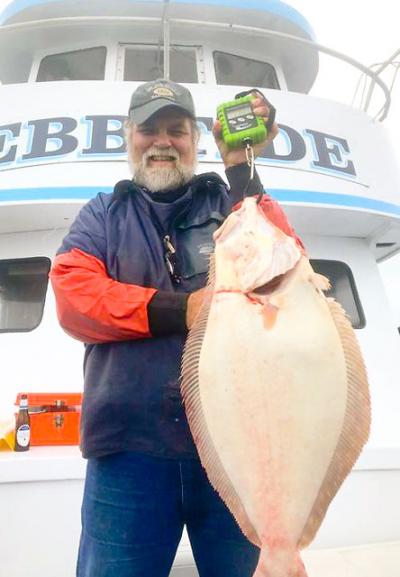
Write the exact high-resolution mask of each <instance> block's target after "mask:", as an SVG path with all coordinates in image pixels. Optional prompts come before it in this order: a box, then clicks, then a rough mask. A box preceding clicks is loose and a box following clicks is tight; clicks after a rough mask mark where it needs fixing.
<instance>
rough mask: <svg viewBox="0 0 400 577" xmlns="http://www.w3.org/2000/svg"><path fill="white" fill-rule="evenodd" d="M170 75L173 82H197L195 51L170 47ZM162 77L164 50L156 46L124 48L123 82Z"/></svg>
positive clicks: (146, 80) (144, 80)
mask: <svg viewBox="0 0 400 577" xmlns="http://www.w3.org/2000/svg"><path fill="white" fill-rule="evenodd" d="M169 65H170V66H169V67H170V74H169V77H170V79H171V80H173V81H174V82H198V76H197V62H196V49H195V48H187V47H183V46H180V47H178V46H171V49H170V62H169ZM163 77H164V50H163V48H161V47H160V48H159V47H157V46H126V47H125V63H124V80H141V81H143V82H148V81H149V80H156V79H157V78H163Z"/></svg>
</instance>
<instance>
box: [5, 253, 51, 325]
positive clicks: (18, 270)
mask: <svg viewBox="0 0 400 577" xmlns="http://www.w3.org/2000/svg"><path fill="white" fill-rule="evenodd" d="M50 265H51V261H50V259H48V258H46V257H34V258H19V259H12V260H0V332H2V333H4V332H23V331H32V330H33V329H35V328H36V327H37V326H38V325H39V324H40V321H41V320H42V315H43V308H44V302H45V298H46V291H47V283H48V274H49V270H50Z"/></svg>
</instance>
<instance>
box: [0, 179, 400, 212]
mask: <svg viewBox="0 0 400 577" xmlns="http://www.w3.org/2000/svg"><path fill="white" fill-rule="evenodd" d="M99 191H102V192H106V193H111V192H112V191H113V187H112V186H77V187H58V188H14V189H13V188H10V189H3V190H0V203H1V202H16V201H20V202H21V201H25V202H29V201H43V200H61V199H63V200H74V199H77V200H78V199H79V200H86V199H89V198H93V197H94V196H96V194H97V193H98V192H99ZM267 192H268V194H270V195H271V196H272V197H273V198H275V199H276V200H278V201H279V202H291V203H292V202H293V203H297V204H323V205H331V206H335V207H345V206H347V207H350V208H358V209H363V210H366V211H373V212H383V213H386V214H391V215H394V216H399V217H400V205H398V204H393V203H390V202H384V201H381V200H375V199H373V198H367V197H364V196H352V195H344V194H334V193H330V192H315V191H309V190H293V189H289V188H288V189H286V188H273V189H268V191H267Z"/></svg>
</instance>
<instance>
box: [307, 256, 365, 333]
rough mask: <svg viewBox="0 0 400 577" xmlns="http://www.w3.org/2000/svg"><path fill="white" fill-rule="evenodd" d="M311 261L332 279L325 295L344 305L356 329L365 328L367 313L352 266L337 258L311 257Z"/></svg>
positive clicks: (318, 270) (319, 271) (318, 269)
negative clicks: (321, 258)
mask: <svg viewBox="0 0 400 577" xmlns="http://www.w3.org/2000/svg"><path fill="white" fill-rule="evenodd" d="M310 262H311V265H312V267H313V269H314V270H315V272H318V273H320V274H322V275H324V276H326V277H327V278H328V279H329V280H330V283H331V285H332V286H331V289H330V290H329V291H326V292H325V295H326V296H327V297H333V298H334V299H336V300H337V301H338V302H339V303H340V304H341V305H342V307H343V308H344V310H345V311H346V313H347V315H348V316H349V318H350V320H351V324H352V326H353V328H354V329H362V328H364V327H365V315H364V311H363V308H362V305H361V301H360V297H359V296H358V292H357V287H356V283H355V281H354V277H353V273H352V272H351V269H350V267H349V266H348V265H347V264H346V263H344V262H340V261H336V260H318V259H311V261H310Z"/></svg>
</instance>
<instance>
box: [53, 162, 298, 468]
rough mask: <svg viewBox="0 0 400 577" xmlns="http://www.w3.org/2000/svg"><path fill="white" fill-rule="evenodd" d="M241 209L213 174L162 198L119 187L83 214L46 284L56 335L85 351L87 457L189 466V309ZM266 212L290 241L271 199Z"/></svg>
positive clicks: (83, 425)
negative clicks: (185, 397)
mask: <svg viewBox="0 0 400 577" xmlns="http://www.w3.org/2000/svg"><path fill="white" fill-rule="evenodd" d="M235 168H236V167H235ZM239 172H240V169H239V170H238V171H236V173H237V174H239ZM236 176H237V175H236ZM239 181H240V178H239ZM260 186H261V185H260V183H259V181H257V183H256V186H255V189H254V190H252V191H251V192H256V189H259V188H260ZM231 188H232V187H231ZM240 188H241V187H240V186H239V188H237V190H239V189H240ZM253 188H254V187H253ZM241 190H243V188H241ZM235 195H236V192H234V194H233V197H235ZM166 200H167V201H168V202H165V201H166ZM237 200H238V199H237V198H232V191H231V195H230V194H229V192H228V188H227V186H226V185H225V183H224V182H223V181H222V180H221V179H220V177H219V176H218V175H216V174H213V173H209V174H203V175H200V176H197V177H194V178H193V179H192V181H191V182H190V183H189V185H188V186H187V187H186V188H184V189H181V190H178V191H173V192H172V193H160V194H158V195H155V194H150V193H149V192H147V191H146V190H144V189H142V188H140V187H138V186H136V185H135V184H133V183H132V182H131V181H122V182H120V183H118V184H117V185H116V187H115V190H114V193H113V194H104V193H100V194H98V195H97V196H96V197H95V198H94V199H93V200H91V201H90V202H88V204H86V205H85V206H84V207H83V208H82V210H81V211H80V213H79V215H78V217H77V218H76V220H75V222H74V223H73V225H72V227H71V229H70V231H69V233H68V234H67V236H66V237H65V238H64V240H63V243H62V246H61V248H60V249H59V251H58V253H57V257H56V259H55V262H54V265H53V268H52V271H51V274H50V276H51V280H52V283H53V288H54V291H55V295H56V301H57V309H58V316H59V320H60V323H61V325H62V326H63V328H64V329H65V330H66V331H67V332H68V333H70V334H71V335H72V336H73V337H75V338H78V339H80V340H82V341H83V342H85V345H86V349H85V358H84V378H85V383H84V396H83V407H82V419H81V448H82V452H83V456H84V457H97V456H102V455H106V454H110V453H115V452H119V451H139V452H142V453H147V454H151V455H154V456H160V457H168V458H194V457H196V450H195V447H194V443H193V440H192V438H191V434H190V431H189V428H188V424H187V421H186V417H185V412H184V407H183V404H182V400H181V395H180V383H179V378H180V363H181V356H182V348H183V345H184V341H185V337H186V324H185V311H186V300H187V297H188V294H189V293H190V292H192V291H195V290H197V289H199V288H201V287H203V286H204V285H205V283H206V279H207V270H208V260H209V254H210V252H211V251H212V250H213V238H212V235H213V233H214V231H215V230H216V229H217V228H218V227H219V226H220V224H221V223H222V222H223V220H224V219H225V218H226V216H227V215H228V214H229V213H230V212H231V209H232V204H233V202H235V201H237ZM265 206H266V209H267V210H268V211H269V213H270V216H271V215H272V219H273V220H274V221H275V223H276V224H277V225H278V226H280V227H281V228H283V229H284V230H285V231H286V232H288V233H289V234H294V233H293V231H292V229H290V226H289V225H288V223H287V221H286V218H285V216H284V215H283V213H282V211H281V209H280V208H279V206H278V205H277V204H276V203H275V202H274V201H272V199H269V198H268V197H267V198H266V199H265ZM166 237H167V238H166ZM171 245H172V247H173V248H174V249H175V250H176V253H175V254H173V255H171ZM166 257H168V260H169V263H168V262H166ZM174 261H175V262H174ZM171 262H172V264H173V269H174V270H173V271H172V270H171V267H170V265H171ZM171 273H173V274H171Z"/></svg>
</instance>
